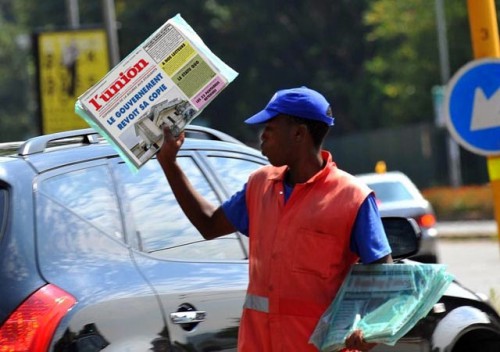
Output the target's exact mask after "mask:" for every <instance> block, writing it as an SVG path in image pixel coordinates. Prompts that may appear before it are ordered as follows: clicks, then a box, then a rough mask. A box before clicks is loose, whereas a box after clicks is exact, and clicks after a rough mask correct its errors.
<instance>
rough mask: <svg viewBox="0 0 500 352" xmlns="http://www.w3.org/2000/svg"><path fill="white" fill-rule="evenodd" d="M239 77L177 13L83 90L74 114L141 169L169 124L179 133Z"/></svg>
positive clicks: (156, 147)
mask: <svg viewBox="0 0 500 352" xmlns="http://www.w3.org/2000/svg"><path fill="white" fill-rule="evenodd" d="M237 75H238V74H237V72H235V71H234V70H233V69H231V68H230V67H229V66H228V65H226V64H225V63H224V62H223V61H222V60H220V59H219V58H218V57H217V56H216V55H215V54H213V53H212V52H211V51H210V49H209V48H208V47H207V46H206V45H205V44H204V42H203V41H202V40H201V38H200V37H199V36H198V35H197V34H196V32H195V31H194V30H193V28H191V26H190V25H189V24H188V23H187V22H186V21H185V20H184V19H183V18H182V17H181V15H179V14H178V15H176V16H175V17H173V18H171V19H169V20H168V21H167V22H166V23H165V24H164V25H163V26H161V27H160V28H159V29H158V30H156V31H155V32H154V33H153V34H152V35H151V36H150V37H149V38H148V39H147V40H145V41H144V42H143V43H142V44H141V45H139V46H138V47H137V48H136V49H135V50H134V51H133V52H132V53H130V54H129V55H128V56H127V57H126V58H125V59H123V60H122V61H121V62H120V63H119V64H118V65H117V66H116V67H115V68H113V69H112V70H111V71H110V72H109V73H108V74H107V75H106V76H105V77H103V78H102V79H101V80H100V81H99V82H98V83H96V84H95V85H94V86H93V87H91V88H90V89H88V90H87V91H86V92H85V93H84V94H82V95H81V96H80V97H79V98H78V100H77V102H76V104H75V112H76V113H77V114H78V115H79V116H80V117H82V118H83V119H84V120H85V121H86V122H87V123H88V124H89V125H90V126H92V127H93V128H94V129H96V130H97V131H98V132H99V133H100V134H101V135H102V136H103V137H104V138H106V139H107V140H108V141H109V142H110V143H111V144H112V145H113V146H114V147H115V148H116V149H117V151H118V153H119V154H120V156H121V157H122V158H123V159H124V160H125V161H126V162H127V163H128V164H129V166H131V168H132V169H133V170H137V169H139V168H140V167H141V166H142V165H143V164H144V163H145V162H146V161H147V160H149V159H150V158H151V157H152V156H153V155H155V154H156V152H157V151H158V150H159V148H160V147H161V144H162V141H163V127H164V126H168V127H169V128H170V129H171V130H172V132H173V134H174V135H178V134H179V133H180V132H181V131H182V130H183V129H184V128H185V127H186V125H187V124H189V123H190V122H191V121H192V120H193V119H194V118H195V117H196V116H197V115H198V114H199V113H200V112H201V111H202V110H203V109H204V108H205V107H206V106H207V105H208V104H209V103H210V102H211V101H212V100H213V99H214V98H215V97H216V96H217V95H218V94H219V93H220V92H221V91H222V90H223V89H224V88H225V87H227V85H228V84H229V83H230V82H231V81H233V80H234V79H235V78H236V76H237Z"/></svg>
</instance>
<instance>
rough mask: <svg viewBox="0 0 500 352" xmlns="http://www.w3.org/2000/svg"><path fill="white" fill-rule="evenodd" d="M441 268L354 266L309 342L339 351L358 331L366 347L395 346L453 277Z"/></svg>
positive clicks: (429, 266)
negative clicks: (375, 344) (378, 344)
mask: <svg viewBox="0 0 500 352" xmlns="http://www.w3.org/2000/svg"><path fill="white" fill-rule="evenodd" d="M445 269H446V268H445V266H444V265H440V264H415V265H413V264H374V265H362V264H357V265H354V266H353V267H352V269H351V271H350V272H349V275H348V276H347V277H346V279H345V281H344V283H343V284H342V287H341V288H340V290H339V292H338V294H337V296H336V298H335V300H334V301H333V302H332V304H331V305H330V307H329V308H328V309H327V311H326V312H325V313H324V314H323V315H322V317H321V319H320V321H319V323H318V325H317V327H316V329H315V331H314V333H313V335H312V336H311V340H310V342H311V343H313V344H314V345H316V347H318V349H320V350H321V351H340V350H342V349H343V348H344V347H345V344H344V341H345V339H346V338H347V337H348V336H349V335H350V334H352V332H353V331H354V330H356V329H360V330H362V331H363V335H364V338H365V340H366V341H367V342H377V343H384V344H387V345H394V344H395V343H396V342H397V341H398V340H399V339H400V338H401V337H403V336H404V335H405V334H406V333H407V332H408V331H409V330H410V329H411V328H412V327H414V326H415V325H416V324H417V322H418V321H419V320H420V319H422V318H423V317H425V316H426V315H427V313H428V312H429V311H430V309H432V307H433V306H434V304H436V303H437V302H438V301H439V299H440V298H441V296H442V295H443V294H444V292H445V290H446V288H447V287H448V286H449V285H450V283H451V281H452V280H453V277H452V276H451V275H450V274H448V273H447V272H446V270H445Z"/></svg>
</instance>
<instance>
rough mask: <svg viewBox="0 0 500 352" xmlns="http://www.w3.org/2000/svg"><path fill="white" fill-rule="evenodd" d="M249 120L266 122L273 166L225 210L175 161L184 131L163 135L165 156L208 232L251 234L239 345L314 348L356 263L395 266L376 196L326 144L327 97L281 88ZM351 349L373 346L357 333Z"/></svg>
mask: <svg viewBox="0 0 500 352" xmlns="http://www.w3.org/2000/svg"><path fill="white" fill-rule="evenodd" d="M245 122H246V123H249V124H263V125H264V130H263V132H262V136H261V141H262V144H261V149H262V153H263V155H265V156H266V157H267V158H268V160H269V162H270V164H271V165H269V166H264V167H262V168H261V169H259V170H257V171H256V172H254V173H253V174H252V175H251V176H250V177H249V180H248V182H247V184H245V185H244V186H243V189H242V190H241V191H240V192H238V193H236V194H235V195H234V196H233V197H232V198H231V199H229V200H228V201H226V202H225V203H224V204H223V205H222V206H220V207H215V206H214V205H212V204H210V203H208V202H207V201H206V200H205V199H203V198H202V197H201V196H200V195H199V194H198V193H197V192H196V191H195V190H194V188H193V187H192V186H191V184H190V183H189V181H188V180H187V178H186V176H185V174H184V173H183V172H182V170H181V169H180V167H179V165H178V164H177V163H176V155H177V152H178V150H179V148H180V147H181V145H182V143H183V141H184V135H183V134H181V135H180V136H179V137H178V138H177V139H175V138H174V137H173V136H172V134H171V133H170V132H169V131H168V130H165V131H164V138H165V139H164V144H163V146H162V148H161V149H160V152H159V153H158V161H159V162H160V165H161V166H162V168H163V171H164V172H165V175H166V177H167V179H168V181H169V183H170V185H171V187H172V190H173V192H174V194H175V196H176V198H177V200H178V202H179V204H180V206H181V207H182V209H183V211H184V212H185V213H186V215H187V217H188V218H189V219H190V221H191V222H192V223H193V224H194V226H196V228H197V229H198V230H199V231H200V233H201V234H202V235H203V237H204V238H206V239H212V238H215V237H218V236H222V235H225V234H229V233H232V232H234V231H236V230H238V231H240V232H241V233H243V234H246V235H248V236H249V240H250V258H249V265H250V273H249V275H250V278H249V285H248V290H247V297H246V300H245V305H244V310H243V316H242V319H241V324H240V332H239V336H238V350H239V351H249V352H255V351H259V352H266V351H301V352H303V351H316V348H315V347H314V346H313V345H311V344H309V343H308V341H309V337H310V336H311V334H312V332H313V330H314V328H315V326H316V324H317V322H318V320H319V318H320V316H321V314H322V313H323V312H324V311H325V310H326V309H327V307H328V306H329V304H330V303H331V302H332V300H333V299H334V297H335V295H336V293H337V291H338V290H339V288H340V285H341V284H342V281H343V280H344V278H345V276H346V275H347V273H348V271H349V268H350V266H351V265H352V264H354V263H355V262H357V261H358V260H359V259H360V260H361V261H362V262H363V263H389V262H392V258H391V250H390V248H389V245H388V243H387V239H386V237H385V232H384V230H383V227H382V223H381V219H380V215H379V213H378V209H377V206H376V203H375V200H374V196H373V194H372V192H371V191H370V190H369V189H368V187H366V186H365V185H363V184H361V183H360V182H359V181H357V179H356V178H355V177H354V176H352V175H350V174H348V173H346V172H344V171H342V170H340V169H338V168H337V166H336V164H335V163H334V162H333V161H332V157H331V155H330V153H329V152H327V151H324V150H322V149H321V148H322V143H323V139H324V138H325V136H326V134H327V132H328V129H329V126H332V125H333V122H334V119H333V117H332V114H331V108H330V104H329V103H328V102H327V100H326V99H325V98H324V97H323V96H322V95H321V94H320V93H318V92H316V91H314V90H312V89H309V88H306V87H299V88H293V89H285V90H280V91H278V92H277V93H276V94H275V95H274V96H273V98H272V99H271V101H270V102H269V103H268V105H267V106H266V108H265V109H264V110H262V111H261V112H259V113H257V114H256V115H254V116H252V117H250V118H249V119H247V120H246V121H245ZM346 346H347V347H348V348H350V349H358V350H369V349H370V348H371V347H373V344H369V343H366V342H365V341H364V340H363V335H362V332H360V331H356V332H354V333H353V334H352V335H351V336H349V337H348V338H347V339H346Z"/></svg>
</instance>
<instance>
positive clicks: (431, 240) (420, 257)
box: [357, 171, 439, 263]
mask: <svg viewBox="0 0 500 352" xmlns="http://www.w3.org/2000/svg"><path fill="white" fill-rule="evenodd" d="M357 177H358V178H359V179H361V180H362V181H363V182H365V183H366V184H367V185H368V187H370V188H371V189H372V190H373V191H374V192H375V197H376V199H377V203H378V207H379V210H380V215H381V216H382V217H390V216H399V217H409V218H413V219H415V220H416V221H417V223H418V225H419V226H420V228H421V230H422V237H421V241H420V250H419V251H418V253H417V254H416V255H415V256H413V257H412V259H414V260H417V261H421V262H426V263H437V262H438V261H439V260H438V251H437V234H438V233H437V230H436V227H435V225H436V216H435V213H434V209H433V208H432V205H431V203H429V201H428V200H426V199H425V198H424V197H423V195H422V193H421V192H420V191H419V189H418V188H417V186H415V184H414V183H413V182H412V181H411V180H410V179H409V178H408V176H406V175H405V174H404V173H402V172H399V171H390V172H383V173H370V174H360V175H357Z"/></svg>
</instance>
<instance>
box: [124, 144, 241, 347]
mask: <svg viewBox="0 0 500 352" xmlns="http://www.w3.org/2000/svg"><path fill="white" fill-rule="evenodd" d="M177 162H178V163H179V164H180V165H181V167H182V169H183V170H184V171H185V173H186V175H187V177H188V178H189V180H190V182H191V183H192V184H193V186H194V187H195V188H196V190H197V191H198V192H200V194H201V195H202V196H204V197H205V198H206V199H208V200H209V201H211V202H212V203H214V204H220V203H221V202H222V200H223V199H225V198H226V197H227V195H226V191H225V190H224V191H223V190H222V189H220V182H218V181H216V180H215V175H214V174H213V172H211V171H210V170H209V169H207V167H206V166H207V165H208V163H207V162H206V161H204V160H203V157H202V155H200V154H199V153H196V152H195V151H181V152H180V153H179V155H178V158H177ZM116 179H117V180H119V182H120V183H121V186H120V187H121V190H122V191H120V192H119V193H121V194H122V204H123V205H124V207H125V211H126V212H127V213H128V214H129V216H128V221H129V222H130V223H131V224H130V226H132V227H133V228H134V231H132V232H131V233H132V236H135V237H136V238H137V250H136V251H135V252H134V258H135V260H136V262H137V264H138V266H139V267H140V268H141V270H142V272H143V274H144V276H145V277H146V279H147V280H148V281H149V282H150V283H151V284H152V286H153V287H154V288H155V290H156V292H157V294H158V297H159V300H160V302H161V305H162V307H163V309H164V311H165V314H166V316H167V332H166V333H167V334H168V336H169V339H170V341H171V343H172V348H173V350H175V351H211V350H218V351H235V350H236V345H237V334H238V327H239V322H240V316H241V310H242V305H243V300H244V296H245V292H246V288H247V283H248V262H247V256H246V250H245V244H244V243H243V242H242V239H241V235H240V234H237V233H233V234H230V235H227V236H223V237H220V238H217V239H214V240H210V241H205V240H204V239H203V238H202V236H201V235H200V234H199V232H198V231H197V230H196V229H195V228H194V227H193V226H192V225H191V223H190V222H189V221H188V219H187V218H186V216H185V215H184V213H183V212H182V210H181V209H180V207H179V205H178V204H177V201H176V200H175V197H174V195H173V193H172V190H171V189H170V186H169V184H168V182H167V181H166V179H165V176H164V175H163V172H162V170H161V168H160V166H159V164H158V162H157V161H156V160H151V161H150V162H148V163H147V164H146V165H144V166H143V167H142V168H141V169H140V170H139V171H138V172H137V173H132V172H130V170H129V169H128V167H127V165H125V164H123V163H119V164H117V165H116Z"/></svg>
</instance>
